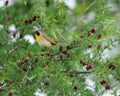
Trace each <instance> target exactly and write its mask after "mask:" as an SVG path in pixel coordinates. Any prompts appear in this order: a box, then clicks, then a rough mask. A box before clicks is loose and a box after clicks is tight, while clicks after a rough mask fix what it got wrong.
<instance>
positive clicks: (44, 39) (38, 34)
mask: <svg viewBox="0 0 120 96" xmlns="http://www.w3.org/2000/svg"><path fill="white" fill-rule="evenodd" d="M35 38H36V41H37V43H38V44H39V45H40V46H44V47H51V46H52V45H57V42H56V41H55V40H53V39H51V38H50V37H48V36H47V35H46V34H45V33H44V32H43V31H35Z"/></svg>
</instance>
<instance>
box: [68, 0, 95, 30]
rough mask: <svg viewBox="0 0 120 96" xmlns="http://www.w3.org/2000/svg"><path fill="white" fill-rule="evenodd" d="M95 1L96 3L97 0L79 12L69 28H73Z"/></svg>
mask: <svg viewBox="0 0 120 96" xmlns="http://www.w3.org/2000/svg"><path fill="white" fill-rule="evenodd" d="M95 3H96V0H94V1H93V2H92V3H91V4H90V5H89V6H88V7H87V8H86V9H85V10H84V11H83V12H82V13H81V14H79V15H78V16H77V17H76V18H74V19H73V21H72V22H71V24H70V25H69V26H68V28H67V30H70V29H72V28H73V26H74V25H75V22H76V21H78V19H79V18H80V17H81V16H82V15H84V14H85V13H86V12H87V11H88V10H89V9H90V8H91V7H92V6H93V5H94V4H95Z"/></svg>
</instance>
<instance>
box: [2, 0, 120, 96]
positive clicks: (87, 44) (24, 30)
mask: <svg viewBox="0 0 120 96" xmlns="http://www.w3.org/2000/svg"><path fill="white" fill-rule="evenodd" d="M6 1H7V0H6ZM80 1H81V2H80ZM108 1H109V0H86V2H85V4H83V2H82V0H78V5H79V6H78V7H76V9H74V10H69V9H68V7H67V6H65V4H64V3H63V2H60V0H56V2H54V0H21V2H20V3H17V4H14V5H12V6H8V4H9V0H8V4H7V2H6V4H5V6H4V7H3V8H0V24H1V25H3V26H4V28H3V29H0V35H1V36H0V96H34V93H35V92H36V90H37V89H40V90H41V91H42V92H44V93H46V94H47V95H48V96H102V94H103V93H104V92H106V91H108V90H113V94H114V95H115V96H117V93H116V92H117V90H118V89H119V87H118V86H117V85H118V83H119V82H120V70H119V67H120V63H119V62H120V57H119V56H120V54H119V55H118V56H116V57H114V58H110V59H104V58H103V56H102V55H103V52H104V51H105V50H106V49H109V50H111V47H116V43H117V44H120V30H119V29H117V28H116V26H115V22H114V20H113V18H112V17H111V14H110V12H109V11H108V10H109V7H107V6H106V5H107V4H108ZM80 6H81V8H79V7H80ZM91 11H94V12H95V14H96V15H95V19H94V20H92V21H91V22H90V23H88V24H85V23H84V22H83V20H84V19H85V18H87V16H88V14H89V12H91ZM11 24H15V26H16V27H17V30H16V31H15V32H10V31H9V30H8V29H9V26H10V25H11ZM33 26H37V27H39V28H40V27H41V28H42V30H43V31H45V32H46V34H47V35H49V36H50V37H52V38H54V39H55V40H56V41H58V42H60V43H61V44H60V45H59V46H53V47H51V48H44V47H41V46H39V45H38V44H37V43H35V44H33V45H31V44H30V43H29V42H28V41H26V40H25V39H24V36H25V35H26V34H30V35H33V36H34V34H33V32H32V30H33ZM74 27H75V28H74ZM17 33H19V34H20V35H19V36H17V35H16V34H17ZM113 36H114V38H112V37H113ZM11 37H12V38H11ZM13 38H14V39H15V41H13ZM110 75H112V76H113V77H114V79H115V80H114V81H115V82H114V83H113V81H112V80H111V78H110ZM87 78H90V79H91V80H93V81H94V83H95V86H94V87H92V86H90V85H89V84H86V83H85V81H86V79H87ZM86 86H89V87H91V88H92V90H93V91H91V90H89V89H87V88H86Z"/></svg>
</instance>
